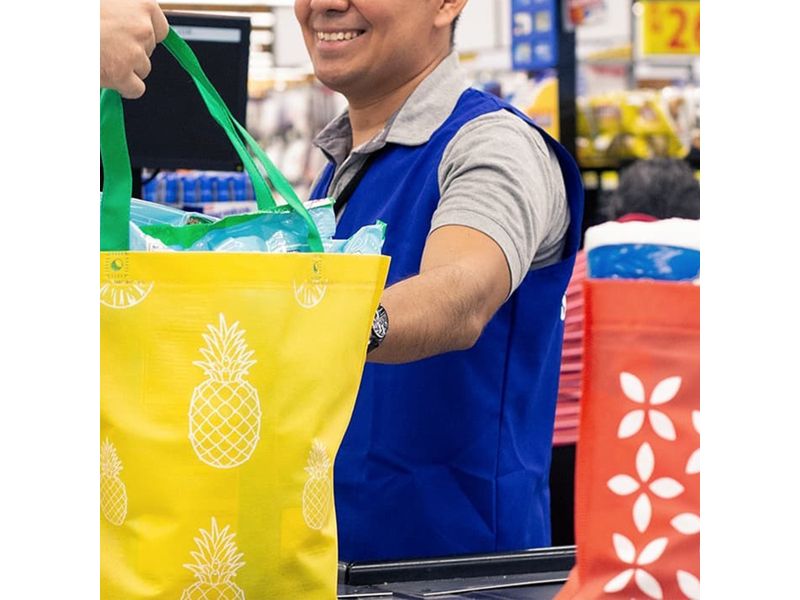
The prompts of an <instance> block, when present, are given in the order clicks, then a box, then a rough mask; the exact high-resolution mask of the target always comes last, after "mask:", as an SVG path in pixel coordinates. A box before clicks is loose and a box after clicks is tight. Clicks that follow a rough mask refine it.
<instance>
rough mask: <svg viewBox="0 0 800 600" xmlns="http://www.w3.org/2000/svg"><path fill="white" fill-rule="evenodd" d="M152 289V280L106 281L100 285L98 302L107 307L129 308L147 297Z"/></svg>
mask: <svg viewBox="0 0 800 600" xmlns="http://www.w3.org/2000/svg"><path fill="white" fill-rule="evenodd" d="M152 289H153V282H152V281H151V282H144V281H131V282H118V281H106V282H104V283H103V284H102V285H101V286H100V304H102V305H103V306H108V307H109V308H130V307H131V306H136V305H137V304H139V302H141V301H142V300H144V299H145V298H147V295H148V294H149V293H150V292H151V291H152Z"/></svg>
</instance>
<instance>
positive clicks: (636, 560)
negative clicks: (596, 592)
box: [603, 533, 667, 600]
mask: <svg viewBox="0 0 800 600" xmlns="http://www.w3.org/2000/svg"><path fill="white" fill-rule="evenodd" d="M613 540H614V550H615V552H616V553H617V558H619V559H620V560H621V561H622V562H623V563H625V564H626V565H632V568H630V569H625V570H624V571H623V572H622V573H620V574H619V575H617V576H616V577H614V578H613V579H612V580H611V581H609V582H608V583H607V584H606V585H605V586H604V587H603V591H604V592H606V593H607V594H611V593H614V592H619V591H621V590H623V589H624V588H625V586H627V585H628V583H629V582H630V580H631V579H633V580H634V581H635V582H636V586H637V587H638V588H639V590H641V592H642V593H644V594H647V596H649V597H650V598H653V599H654V600H661V599H662V598H663V597H664V592H663V591H662V590H661V584H659V583H658V580H656V578H655V577H653V576H652V575H651V574H650V573H648V572H647V571H646V570H644V569H642V567H643V566H646V565H650V564H652V563H654V562H656V561H657V560H658V559H659V558H661V555H662V554H664V550H665V549H666V547H667V538H665V537H660V538H656V539H655V540H653V541H652V542H650V543H649V544H647V545H646V546H645V547H644V550H642V551H641V552H640V553H639V555H638V556H637V555H636V547H635V546H634V545H633V542H631V541H630V540H629V539H628V538H626V537H625V536H624V535H622V534H621V533H615V534H614V536H613Z"/></svg>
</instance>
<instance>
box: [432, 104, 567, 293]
mask: <svg viewBox="0 0 800 600" xmlns="http://www.w3.org/2000/svg"><path fill="white" fill-rule="evenodd" d="M439 191H440V195H441V199H440V201H439V206H438V208H437V209H436V211H435V212H434V215H433V219H432V222H431V231H433V230H435V229H437V228H439V227H443V226H445V225H463V226H466V227H470V228H472V229H476V230H478V231H480V232H482V233H484V234H486V235H488V236H489V237H490V238H492V239H493V240H494V241H495V242H496V243H497V244H498V246H500V248H501V249H502V250H503V253H504V254H505V256H506V261H507V262H508V267H509V271H510V273H511V289H512V291H513V290H515V289H516V288H517V286H518V285H519V284H520V283H521V281H522V279H523V278H524V277H525V275H527V273H528V270H529V269H532V268H533V269H536V268H540V267H543V266H547V265H549V264H553V263H555V262H558V260H559V259H560V254H561V251H562V249H563V245H564V235H565V233H566V231H567V227H568V226H569V209H568V207H567V201H566V192H565V190H564V180H563V177H562V175H561V169H560V167H559V165H558V160H557V158H556V157H555V154H554V153H553V152H552V151H551V150H550V148H549V147H548V146H547V144H546V142H545V141H544V138H543V137H542V136H541V135H540V134H539V133H538V132H537V131H536V130H535V129H534V128H533V127H531V126H530V125H528V124H527V123H525V122H524V121H523V120H522V119H520V118H519V117H517V116H515V115H513V114H512V113H510V112H508V111H505V110H499V111H497V112H493V113H489V114H486V115H482V116H480V117H478V118H476V119H474V120H473V121H470V122H469V123H467V124H466V125H465V126H464V127H462V128H461V130H460V131H459V132H458V133H457V134H456V135H455V137H454V138H453V139H452V140H451V141H450V143H449V144H448V146H447V148H446V149H445V151H444V155H443V157H442V162H441V164H440V166H439Z"/></svg>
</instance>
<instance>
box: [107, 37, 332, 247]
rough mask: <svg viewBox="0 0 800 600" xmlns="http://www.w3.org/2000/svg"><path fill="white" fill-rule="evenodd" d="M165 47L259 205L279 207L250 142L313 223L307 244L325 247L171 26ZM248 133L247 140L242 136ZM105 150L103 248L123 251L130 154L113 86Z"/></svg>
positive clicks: (271, 177) (288, 200) (275, 182)
mask: <svg viewBox="0 0 800 600" xmlns="http://www.w3.org/2000/svg"><path fill="white" fill-rule="evenodd" d="M163 43H164V46H165V47H166V48H167V50H168V51H169V52H170V53H171V54H172V55H173V56H174V57H175V58H176V60H177V61H178V63H179V64H180V65H181V66H182V67H183V69H184V70H185V71H186V72H187V73H188V74H189V75H190V77H191V78H192V80H193V82H194V84H195V87H197V90H198V92H199V93H200V96H201V97H202V98H203V102H204V103H205V104H206V107H207V108H208V110H209V113H210V114H211V116H212V117H213V118H214V120H215V121H217V123H218V124H219V125H220V126H221V127H222V129H223V130H224V131H225V134H226V135H227V136H228V139H229V140H230V141H231V143H232V145H233V147H234V149H235V150H236V153H237V154H238V155H239V158H240V159H241V160H242V164H243V165H244V168H245V170H246V171H247V173H248V174H249V175H250V179H251V180H252V182H253V190H254V192H255V194H256V203H257V205H258V209H259V210H269V209H271V208H273V207H275V200H274V198H273V197H272V193H271V192H270V190H269V187H268V186H267V184H266V181H265V177H264V175H262V173H261V172H260V171H259V169H258V166H257V163H256V162H254V161H253V158H252V157H251V156H250V153H249V152H248V150H247V147H249V148H250V151H252V152H253V154H255V156H256V158H257V159H258V164H260V165H261V167H262V168H263V169H264V171H265V172H266V177H267V178H268V179H269V181H271V182H272V184H273V186H274V187H275V190H276V191H277V192H278V193H280V195H281V196H282V197H283V198H284V200H286V203H287V204H288V206H289V207H290V208H291V209H292V210H294V211H295V212H297V213H298V214H299V215H300V216H301V217H302V218H303V220H304V221H305V222H306V224H307V226H308V245H309V247H310V248H311V250H312V251H313V252H323V251H324V249H323V246H322V240H321V238H320V235H319V230H318V229H317V226H316V223H315V222H314V220H313V219H312V218H311V215H310V214H309V213H308V210H307V209H306V208H305V206H303V203H302V202H301V201H300V199H299V198H298V197H297V194H296V193H295V191H294V189H293V188H292V186H291V184H290V183H289V182H288V181H287V179H286V178H285V177H284V176H283V174H282V173H281V172H280V170H279V169H278V168H277V167H276V166H275V165H274V164H273V163H272V162H271V161H270V160H269V158H268V157H267V155H266V153H265V152H264V151H263V150H262V149H261V147H260V146H259V145H258V142H256V141H255V140H254V139H253V137H252V136H251V135H250V134H249V133H247V130H246V129H245V128H244V127H242V126H241V124H239V123H238V122H237V121H236V119H234V118H233V115H232V114H231V112H230V110H229V109H228V107H227V105H226V104H225V102H224V101H223V100H222V98H221V97H220V95H219V93H218V92H217V91H216V89H215V88H214V86H213V85H212V84H211V82H210V81H209V80H208V78H207V77H206V75H205V73H204V72H203V69H202V68H201V67H200V64H199V62H198V61H197V57H196V56H195V55H194V52H192V50H191V48H189V46H188V45H187V44H186V42H184V41H183V39H181V37H180V36H179V35H178V34H177V33H175V31H174V30H173V29H172V28H170V30H169V33H168V35H167V37H166V39H165V40H164V42H163ZM242 138H244V141H242ZM100 155H101V158H102V161H103V167H104V169H105V184H104V189H103V196H102V199H101V205H100V249H101V250H104V251H124V250H127V249H128V247H129V230H128V227H129V226H128V222H129V221H130V199H131V190H132V181H131V171H130V157H129V154H128V145H127V141H126V138H125V121H124V115H123V111H122V100H121V98H120V97H119V94H118V93H117V92H115V91H112V90H101V95H100Z"/></svg>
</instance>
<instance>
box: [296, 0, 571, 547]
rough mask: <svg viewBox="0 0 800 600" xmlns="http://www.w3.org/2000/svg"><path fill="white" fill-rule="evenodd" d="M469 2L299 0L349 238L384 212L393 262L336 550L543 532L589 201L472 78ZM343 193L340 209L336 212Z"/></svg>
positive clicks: (530, 538)
mask: <svg viewBox="0 0 800 600" xmlns="http://www.w3.org/2000/svg"><path fill="white" fill-rule="evenodd" d="M466 2H467V0H296V1H295V13H296V15H297V18H298V20H299V22H300V25H301V27H302V30H303V35H304V38H305V43H306V46H307V48H308V51H309V54H310V56H311V59H312V62H313V64H314V69H315V72H316V75H317V77H318V78H319V79H320V80H321V81H322V82H323V83H324V84H326V85H327V86H329V87H330V88H332V89H334V90H337V91H339V92H341V93H342V94H344V96H345V97H346V98H347V100H348V109H347V111H346V112H345V113H344V114H343V115H341V116H340V117H338V118H337V119H335V120H334V121H333V122H332V123H330V124H329V125H328V126H327V127H326V128H325V129H324V130H323V131H322V132H321V133H320V134H319V136H318V137H317V139H316V140H315V143H316V144H317V145H318V146H319V147H320V148H321V149H322V151H323V152H324V153H325V154H326V156H327V157H328V159H329V161H330V162H329V164H328V166H327V167H326V169H325V170H324V171H323V173H322V174H321V175H320V177H319V178H318V180H317V182H316V184H315V186H314V190H313V193H312V196H313V197H325V196H329V195H330V196H334V197H335V198H337V208H338V210H339V211H340V212H339V223H338V227H337V233H338V236H339V237H347V236H349V235H352V234H353V233H354V232H355V231H356V230H357V229H358V228H359V227H361V226H363V225H365V224H371V223H374V222H375V220H376V219H380V220H382V221H384V222H386V223H387V224H388V228H387V237H386V243H385V246H384V250H385V252H386V253H387V254H389V255H390V256H391V257H392V264H391V269H390V272H389V280H388V286H387V289H386V290H385V292H384V295H383V297H382V299H381V305H382V306H381V307H380V308H379V310H378V314H376V319H375V324H374V326H373V335H372V338H371V340H370V345H369V352H368V360H369V363H370V364H367V365H366V368H365V371H364V376H363V379H362V384H361V389H360V391H359V396H358V399H357V401H356V407H355V411H354V413H353V416H352V419H351V423H350V426H349V428H348V431H347V434H346V435H345V439H344V441H343V443H342V447H341V449H340V451H339V454H338V456H337V460H336V465H335V488H336V490H335V491H336V510H337V519H338V531H339V548H340V558H341V559H342V560H377V559H391V558H402V557H414V556H442V555H453V554H464V553H475V552H492V551H501V550H512V549H520V548H529V547H536V546H544V545H548V544H549V542H550V525H549V495H548V488H547V481H548V470H549V463H550V448H551V444H550V441H551V439H552V431H553V418H554V411H555V399H556V392H557V385H558V374H559V364H560V354H561V340H562V336H563V321H562V318H563V317H562V300H563V297H564V292H565V290H566V286H567V282H568V280H569V277H570V274H571V271H572V266H573V263H574V258H575V252H576V250H577V247H578V242H579V238H580V223H581V217H582V205H583V195H582V188H581V184H580V177H579V174H578V171H577V169H576V167H575V164H574V162H573V160H572V159H571V157H570V156H569V155H568V154H567V153H566V151H564V149H563V148H562V147H561V146H559V145H558V144H557V143H556V142H554V141H553V140H552V139H550V138H549V137H547V136H546V134H544V133H543V132H541V131H540V130H539V129H538V128H537V127H536V126H535V125H534V124H533V123H532V122H530V121H529V120H528V119H527V117H525V116H524V115H522V114H521V113H519V112H517V111H515V110H514V109H513V108H511V107H510V106H509V105H507V104H505V103H503V102H502V101H500V100H499V99H497V98H495V97H493V96H490V95H488V94H485V93H483V92H480V91H477V90H474V89H470V88H469V87H468V86H467V84H466V83H465V76H464V73H463V72H462V71H461V69H460V67H459V64H458V57H457V54H456V53H455V52H454V51H453V33H454V28H455V27H454V23H455V21H456V19H457V17H458V15H459V14H460V13H461V11H462V9H463V8H464V5H465V4H466ZM342 206H343V208H342Z"/></svg>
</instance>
